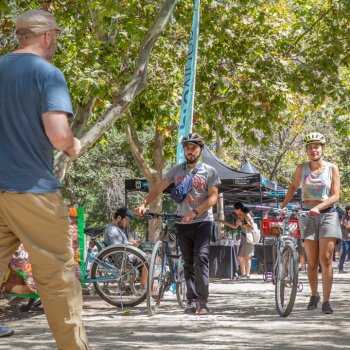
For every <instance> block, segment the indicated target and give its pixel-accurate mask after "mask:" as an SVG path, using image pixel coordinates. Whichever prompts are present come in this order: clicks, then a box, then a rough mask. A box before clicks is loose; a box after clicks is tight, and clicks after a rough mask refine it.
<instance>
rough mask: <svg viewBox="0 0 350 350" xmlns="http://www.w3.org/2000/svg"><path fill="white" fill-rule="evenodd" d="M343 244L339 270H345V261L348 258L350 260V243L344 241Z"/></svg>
mask: <svg viewBox="0 0 350 350" xmlns="http://www.w3.org/2000/svg"><path fill="white" fill-rule="evenodd" d="M341 244H342V253H341V256H340V258H339V270H343V269H344V261H345V258H346V256H348V258H350V241H342V242H341Z"/></svg>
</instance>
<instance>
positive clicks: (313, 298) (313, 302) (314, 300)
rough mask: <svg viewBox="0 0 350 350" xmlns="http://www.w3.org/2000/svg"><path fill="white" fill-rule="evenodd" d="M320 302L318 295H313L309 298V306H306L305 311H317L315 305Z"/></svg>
mask: <svg viewBox="0 0 350 350" xmlns="http://www.w3.org/2000/svg"><path fill="white" fill-rule="evenodd" d="M319 302H320V295H319V294H317V295H316V296H315V295H312V296H311V298H310V301H309V305H308V306H307V309H308V310H315V309H317V304H318V303H319Z"/></svg>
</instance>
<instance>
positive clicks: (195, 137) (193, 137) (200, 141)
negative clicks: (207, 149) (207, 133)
mask: <svg viewBox="0 0 350 350" xmlns="http://www.w3.org/2000/svg"><path fill="white" fill-rule="evenodd" d="M181 143H182V146H185V145H186V144H187V143H194V144H196V145H198V146H200V147H201V148H203V147H204V138H203V137H202V136H200V135H199V134H196V133H191V134H188V135H187V136H184V137H183V138H182V140H181Z"/></svg>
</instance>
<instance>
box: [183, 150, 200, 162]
mask: <svg viewBox="0 0 350 350" xmlns="http://www.w3.org/2000/svg"><path fill="white" fill-rule="evenodd" d="M201 154H202V152H201V153H199V156H198V157H196V158H194V159H188V158H187V157H186V155H185V158H186V161H187V164H194V163H197V162H198V159H199V158H200V156H201Z"/></svg>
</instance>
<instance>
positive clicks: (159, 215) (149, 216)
mask: <svg viewBox="0 0 350 350" xmlns="http://www.w3.org/2000/svg"><path fill="white" fill-rule="evenodd" d="M144 217H146V218H147V219H155V218H164V219H168V218H174V219H182V216H181V215H178V214H172V213H167V212H160V213H154V212H151V211H146V213H145V215H144Z"/></svg>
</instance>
